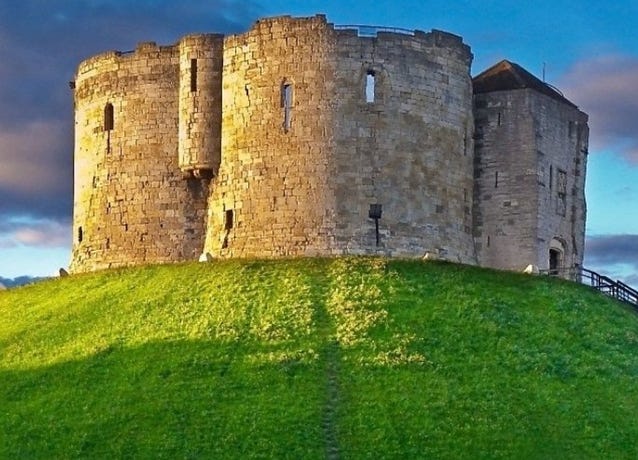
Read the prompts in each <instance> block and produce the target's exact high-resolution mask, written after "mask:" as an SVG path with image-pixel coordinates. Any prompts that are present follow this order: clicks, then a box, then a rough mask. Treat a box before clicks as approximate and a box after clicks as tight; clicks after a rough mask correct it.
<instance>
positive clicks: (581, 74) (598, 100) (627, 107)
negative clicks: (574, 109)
mask: <svg viewBox="0 0 638 460" xmlns="http://www.w3.org/2000/svg"><path fill="white" fill-rule="evenodd" d="M561 87H562V89H563V90H564V91H565V94H566V96H567V97H568V98H569V99H571V100H573V101H578V104H579V106H580V107H581V109H582V110H584V111H585V112H587V113H588V114H589V116H590V123H589V125H590V127H591V141H592V147H594V148H595V149H601V148H610V149H613V150H615V151H618V152H620V153H622V154H623V155H624V156H625V157H626V158H627V159H628V160H630V161H631V162H633V163H638V130H636V120H638V98H636V97H635V94H636V93H637V91H638V57H636V56H624V55H603V56H596V57H593V58H591V59H587V60H584V61H580V62H577V63H576V64H575V65H574V66H572V68H571V69H570V71H569V72H568V73H567V74H566V75H565V77H564V78H563V79H562V82H561Z"/></svg>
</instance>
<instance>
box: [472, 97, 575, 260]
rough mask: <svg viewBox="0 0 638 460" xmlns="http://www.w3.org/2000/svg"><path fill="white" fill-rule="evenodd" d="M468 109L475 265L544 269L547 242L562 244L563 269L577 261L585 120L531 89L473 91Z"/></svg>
mask: <svg viewBox="0 0 638 460" xmlns="http://www.w3.org/2000/svg"><path fill="white" fill-rule="evenodd" d="M474 105H475V123H476V132H475V138H476V152H475V155H476V158H475V162H476V163H475V201H474V222H475V224H474V236H475V240H476V248H477V252H478V255H479V264H480V265H483V266H488V267H495V268H504V269H510V270H522V269H523V268H525V267H526V266H527V265H529V264H533V265H536V266H538V267H539V268H541V269H547V268H549V249H550V245H551V244H552V240H558V241H561V242H562V246H563V247H562V251H563V252H564V254H563V261H562V264H563V265H565V266H571V265H573V264H574V263H578V264H580V263H582V257H583V244H584V230H585V196H584V193H585V192H584V178H585V162H586V158H585V154H584V153H582V152H581V150H583V149H585V150H586V142H587V125H586V123H587V117H586V115H585V114H583V113H582V112H580V111H579V110H578V109H577V108H575V107H572V106H569V105H567V104H564V103H561V102H558V101H556V100H555V99H552V98H550V97H548V96H546V95H543V94H541V93H539V92H536V91H534V90H531V89H520V90H511V91H495V92H490V93H483V94H477V95H475V96H474ZM570 124H572V128H571V132H572V134H571V135H570V134H569V132H570V128H569V126H570ZM559 171H564V172H565V173H566V174H565V178H566V180H567V183H566V191H567V194H566V196H565V199H564V203H563V199H562V197H559V195H558V185H557V183H558V176H559ZM550 176H551V177H550Z"/></svg>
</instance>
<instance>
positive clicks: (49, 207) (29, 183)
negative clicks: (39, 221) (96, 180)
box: [0, 120, 73, 218]
mask: <svg viewBox="0 0 638 460" xmlns="http://www.w3.org/2000/svg"><path fill="white" fill-rule="evenodd" d="M72 139H73V137H72V134H71V133H70V126H69V125H68V123H65V122H63V121H59V120H55V121H36V122H33V123H25V124H23V125H22V126H20V127H14V128H12V129H11V130H7V129H5V130H3V129H2V127H0V161H1V164H2V167H0V218H2V217H5V218H6V216H10V215H16V214H21V215H37V216H43V217H51V218H63V217H65V216H68V215H69V214H70V211H71V196H72V189H73V164H72V152H73V146H72Z"/></svg>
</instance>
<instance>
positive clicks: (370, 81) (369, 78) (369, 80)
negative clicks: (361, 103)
mask: <svg viewBox="0 0 638 460" xmlns="http://www.w3.org/2000/svg"><path fill="white" fill-rule="evenodd" d="M375 78H376V75H375V73H374V70H368V72H367V73H366V102H367V103H372V102H374V96H375V90H374V86H375Z"/></svg>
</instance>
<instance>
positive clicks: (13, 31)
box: [0, 0, 260, 222]
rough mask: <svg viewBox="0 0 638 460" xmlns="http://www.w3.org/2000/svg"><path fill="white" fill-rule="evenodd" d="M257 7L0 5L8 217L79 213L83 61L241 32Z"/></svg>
mask: <svg viewBox="0 0 638 460" xmlns="http://www.w3.org/2000/svg"><path fill="white" fill-rule="evenodd" d="M259 13H260V11H259V8H258V7H257V6H256V3H255V2H253V1H245V0H209V1H197V0H185V1H179V2H173V1H170V2H169V1H159V0H141V1H135V2H131V1H128V0H86V1H84V0H82V1H80V0H75V1H71V0H20V1H0V221H2V220H3V219H4V220H6V219H8V218H9V217H8V216H16V215H20V216H31V217H32V218H35V219H42V218H46V219H53V220H57V221H58V222H67V221H68V220H69V219H70V216H71V208H72V155H73V133H72V123H73V108H72V94H71V92H70V90H69V88H68V81H69V80H72V79H73V74H74V72H75V69H76V68H77V66H78V64H79V63H80V61H82V60H83V59H85V58H87V57H89V56H91V55H93V54H96V53H99V52H103V51H107V50H110V49H118V50H130V49H134V48H135V45H136V44H137V43H138V42H140V41H156V42H158V43H160V44H171V43H174V42H176V41H177V40H178V39H179V37H181V36H182V35H184V34H187V33H193V32H220V33H233V32H239V31H242V30H245V29H247V27H248V26H249V25H250V23H251V22H253V20H255V19H256V18H257V17H259V16H260V14H259Z"/></svg>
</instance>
